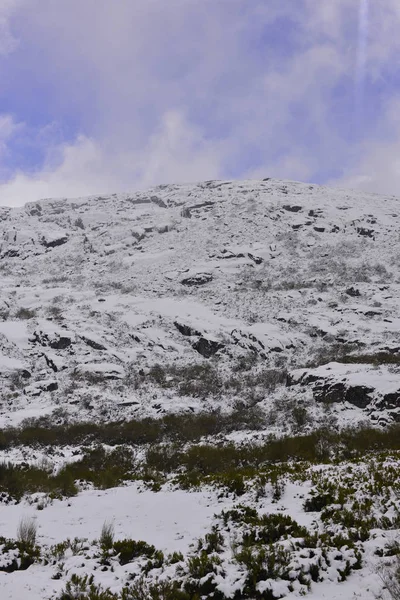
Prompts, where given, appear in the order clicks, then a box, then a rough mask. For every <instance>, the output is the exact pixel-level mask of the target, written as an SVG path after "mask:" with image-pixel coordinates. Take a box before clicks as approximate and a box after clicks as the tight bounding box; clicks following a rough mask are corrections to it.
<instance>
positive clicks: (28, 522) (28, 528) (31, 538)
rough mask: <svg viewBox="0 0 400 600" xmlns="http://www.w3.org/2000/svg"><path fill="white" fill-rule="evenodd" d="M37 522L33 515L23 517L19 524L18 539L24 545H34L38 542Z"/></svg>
mask: <svg viewBox="0 0 400 600" xmlns="http://www.w3.org/2000/svg"><path fill="white" fill-rule="evenodd" d="M36 535H37V523H36V521H35V520H34V519H33V518H32V517H23V518H22V519H21V520H20V522H19V525H18V529H17V539H18V541H19V542H20V543H21V544H23V545H24V546H34V545H35V543H36Z"/></svg>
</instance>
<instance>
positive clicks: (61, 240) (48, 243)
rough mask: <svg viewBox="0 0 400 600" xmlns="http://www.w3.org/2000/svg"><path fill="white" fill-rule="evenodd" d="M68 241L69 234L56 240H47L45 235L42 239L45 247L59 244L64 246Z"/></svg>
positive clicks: (53, 246) (54, 246)
mask: <svg viewBox="0 0 400 600" xmlns="http://www.w3.org/2000/svg"><path fill="white" fill-rule="evenodd" d="M67 242H68V236H66V235H64V236H60V237H59V238H57V239H55V240H50V241H47V240H46V238H45V237H43V238H42V240H41V244H42V246H44V247H45V248H56V247H57V246H62V245H63V244H66V243H67Z"/></svg>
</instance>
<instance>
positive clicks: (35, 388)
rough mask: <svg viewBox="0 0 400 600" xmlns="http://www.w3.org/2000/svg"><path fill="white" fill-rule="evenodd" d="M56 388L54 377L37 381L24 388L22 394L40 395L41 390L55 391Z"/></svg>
mask: <svg viewBox="0 0 400 600" xmlns="http://www.w3.org/2000/svg"><path fill="white" fill-rule="evenodd" d="M56 390H58V383H57V381H56V380H55V379H47V380H45V381H37V382H35V383H32V385H29V386H27V387H26V388H24V394H26V395H28V396H40V394H42V393H43V392H55V391H56Z"/></svg>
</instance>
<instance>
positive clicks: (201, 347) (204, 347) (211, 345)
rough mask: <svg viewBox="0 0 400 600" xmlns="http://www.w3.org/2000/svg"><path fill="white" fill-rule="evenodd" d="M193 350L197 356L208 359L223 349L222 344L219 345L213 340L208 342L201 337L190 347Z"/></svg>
mask: <svg viewBox="0 0 400 600" xmlns="http://www.w3.org/2000/svg"><path fill="white" fill-rule="evenodd" d="M192 347H193V348H194V350H196V351H197V352H198V353H199V354H201V355H202V356H204V358H210V357H211V356H213V355H214V354H216V353H217V352H218V350H221V349H222V348H224V344H220V343H219V342H216V341H214V340H208V339H206V338H204V337H201V338H200V339H199V340H198V341H197V342H195V343H194V344H193V346H192Z"/></svg>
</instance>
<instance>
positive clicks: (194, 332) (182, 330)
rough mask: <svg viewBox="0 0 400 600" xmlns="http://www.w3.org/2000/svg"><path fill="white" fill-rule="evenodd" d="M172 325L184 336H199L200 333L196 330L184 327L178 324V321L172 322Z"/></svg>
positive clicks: (188, 326) (187, 326)
mask: <svg viewBox="0 0 400 600" xmlns="http://www.w3.org/2000/svg"><path fill="white" fill-rule="evenodd" d="M174 325H175V327H176V328H177V330H178V331H179V333H181V334H182V335H184V336H187V337H190V336H194V335H195V336H201V333H200V332H199V331H197V330H196V329H193V327H190V325H184V324H183V323H179V322H178V321H174Z"/></svg>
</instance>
